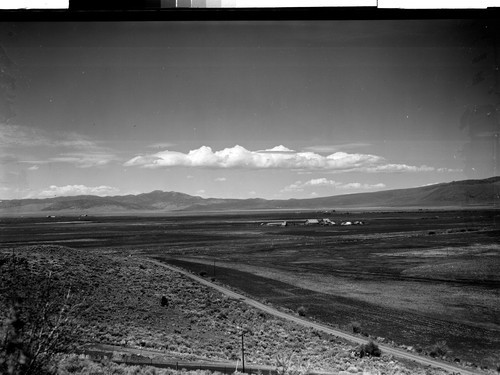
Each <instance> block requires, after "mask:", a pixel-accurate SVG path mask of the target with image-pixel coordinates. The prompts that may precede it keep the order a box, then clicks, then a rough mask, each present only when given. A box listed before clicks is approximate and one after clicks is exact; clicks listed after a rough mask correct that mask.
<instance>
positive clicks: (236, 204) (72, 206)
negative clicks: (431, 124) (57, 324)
mask: <svg viewBox="0 0 500 375" xmlns="http://www.w3.org/2000/svg"><path fill="white" fill-rule="evenodd" d="M495 204H496V205H500V177H491V178H487V179H484V180H464V181H454V182H449V183H441V184H435V185H429V186H422V187H417V188H410V189H397V190H385V191H378V192H373V193H359V194H347V195H336V196H331V197H322V198H313V199H288V200H266V199H259V198H256V199H218V198H201V197H198V196H192V195H188V194H183V193H177V192H164V191H160V190H155V191H152V192H151V193H146V194H139V195H124V196H113V197H98V196H94V195H79V196H75V197H56V198H46V199H13V200H4V201H1V202H0V214H2V215H11V214H42V213H47V214H48V213H59V214H63V213H79V214H106V213H110V214H113V213H123V214H127V213H139V212H144V213H145V212H157V213H161V212H172V211H191V212H196V211H232V210H270V209H304V210H307V209H311V210H316V209H336V208H397V207H401V208H403V207H428V208H430V207H459V206H460V207H462V206H493V205H495Z"/></svg>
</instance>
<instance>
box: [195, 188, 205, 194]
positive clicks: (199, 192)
mask: <svg viewBox="0 0 500 375" xmlns="http://www.w3.org/2000/svg"><path fill="white" fill-rule="evenodd" d="M196 194H198V195H204V194H205V190H203V189H200V190H198V191H197V192H196Z"/></svg>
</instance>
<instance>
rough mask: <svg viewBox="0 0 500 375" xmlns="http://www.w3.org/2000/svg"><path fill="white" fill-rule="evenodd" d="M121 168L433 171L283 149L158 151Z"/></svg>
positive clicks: (374, 157)
mask: <svg viewBox="0 0 500 375" xmlns="http://www.w3.org/2000/svg"><path fill="white" fill-rule="evenodd" d="M124 166H126V167H130V166H137V167H142V168H151V169H156V168H169V167H193V168H220V169H228V168H234V169H236V168H240V169H293V170H296V171H307V170H323V171H327V172H330V173H341V172H368V173H403V172H430V171H435V170H436V168H434V167H429V166H426V165H421V166H414V165H407V164H395V163H386V161H385V159H384V158H383V157H381V156H377V155H372V154H361V153H347V152H341V151H338V152H334V153H332V154H330V155H320V154H318V153H315V152H310V151H306V152H297V151H293V150H291V149H289V148H287V147H285V146H283V145H280V146H276V147H273V148H270V149H267V150H259V151H250V150H247V149H246V148H244V147H242V146H238V145H236V146H234V147H230V148H225V149H223V150H220V151H213V150H212V149H211V148H210V147H208V146H202V147H200V148H198V149H195V150H191V151H189V152H188V153H182V152H178V151H169V150H165V151H160V152H157V153H154V154H146V155H138V156H135V157H133V158H132V159H130V160H128V161H127V162H125V163H124Z"/></svg>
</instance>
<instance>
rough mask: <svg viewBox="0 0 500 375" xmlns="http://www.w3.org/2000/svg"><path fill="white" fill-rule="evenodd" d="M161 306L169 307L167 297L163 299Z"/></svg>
mask: <svg viewBox="0 0 500 375" xmlns="http://www.w3.org/2000/svg"><path fill="white" fill-rule="evenodd" d="M161 305H162V306H163V307H168V299H167V297H165V296H163V297H161Z"/></svg>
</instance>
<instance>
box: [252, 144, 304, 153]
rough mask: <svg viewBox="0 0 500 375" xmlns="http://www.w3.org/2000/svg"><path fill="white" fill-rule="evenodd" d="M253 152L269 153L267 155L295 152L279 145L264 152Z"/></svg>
mask: <svg viewBox="0 0 500 375" xmlns="http://www.w3.org/2000/svg"><path fill="white" fill-rule="evenodd" d="M255 152H260V153H266V152H269V153H279V152H286V153H293V152H296V151H295V150H291V149H289V148H288V147H285V146H283V145H279V146H274V147H273V148H268V149H265V150H259V151H255Z"/></svg>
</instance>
